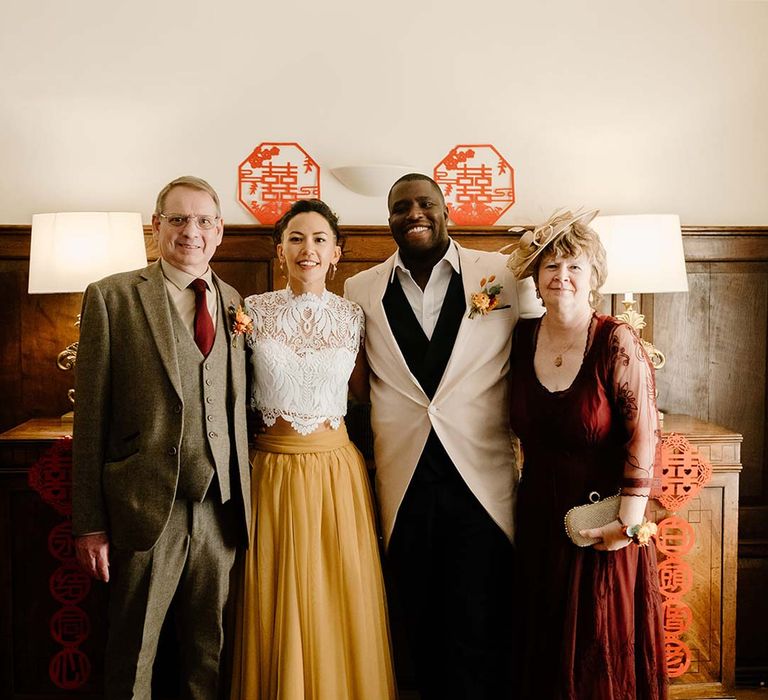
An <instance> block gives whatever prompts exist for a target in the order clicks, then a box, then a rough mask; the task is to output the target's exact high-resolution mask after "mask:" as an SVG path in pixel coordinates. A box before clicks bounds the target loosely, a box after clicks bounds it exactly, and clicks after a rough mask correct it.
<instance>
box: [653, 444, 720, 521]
mask: <svg viewBox="0 0 768 700" xmlns="http://www.w3.org/2000/svg"><path fill="white" fill-rule="evenodd" d="M711 478H712V465H711V464H710V463H709V462H708V461H707V460H706V459H704V458H703V457H702V456H701V455H700V454H699V452H698V450H696V448H694V447H693V445H691V443H690V442H688V440H686V439H685V438H684V437H683V436H682V435H678V434H676V433H672V434H671V435H669V436H667V437H666V438H664V440H663V441H662V443H661V495H660V496H659V502H660V503H661V504H662V505H663V506H664V507H665V508H666V509H667V510H669V511H672V512H674V511H676V510H678V509H679V508H680V506H682V505H683V504H684V503H687V502H688V501H690V500H691V499H692V498H693V497H694V496H695V495H696V494H697V493H698V492H699V491H700V490H701V487H702V486H704V484H706V483H707V482H708V481H709V480H710V479H711Z"/></svg>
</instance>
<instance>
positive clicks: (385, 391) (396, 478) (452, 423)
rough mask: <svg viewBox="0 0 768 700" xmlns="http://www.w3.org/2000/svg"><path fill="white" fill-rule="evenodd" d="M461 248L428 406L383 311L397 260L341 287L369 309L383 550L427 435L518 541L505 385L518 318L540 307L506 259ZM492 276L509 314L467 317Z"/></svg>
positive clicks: (515, 472)
mask: <svg viewBox="0 0 768 700" xmlns="http://www.w3.org/2000/svg"><path fill="white" fill-rule="evenodd" d="M457 247H458V251H459V262H460V266H461V276H462V284H463V287H464V295H465V299H466V305H467V309H466V311H465V313H464V318H463V320H462V322H461V325H460V326H459V331H458V334H457V336H456V343H455V345H454V348H453V352H452V354H451V358H450V360H449V361H448V365H447V367H446V369H445V373H444V374H443V377H442V380H441V381H440V384H439V386H438V388H437V391H436V392H435V395H434V398H433V399H432V401H430V400H429V399H428V398H427V395H426V394H425V393H424V391H423V390H422V388H421V387H420V386H419V383H418V382H417V380H416V378H415V377H414V376H413V375H412V374H411V372H410V370H409V369H408V366H407V364H406V362H405V359H404V358H403V354H402V353H401V351H400V348H399V346H398V344H397V341H396V340H395V338H394V336H393V335H392V331H391V329H390V327H389V322H388V321H387V316H386V313H385V311H384V307H383V305H382V298H383V296H384V293H385V291H386V289H387V285H388V284H389V282H390V279H391V277H392V270H393V266H394V260H395V256H394V255H393V256H392V257H390V258H389V259H387V260H385V261H384V262H383V263H381V264H379V265H377V266H376V267H373V268H371V269H369V270H365V271H363V272H360V273H358V274H357V275H355V276H354V277H351V278H350V279H349V280H347V282H346V284H345V288H344V293H345V296H346V297H347V298H349V299H351V300H352V301H355V302H357V303H358V304H360V306H361V307H362V309H363V311H364V312H365V319H366V324H365V327H366V331H365V347H366V353H367V356H368V363H369V365H370V368H371V404H372V409H371V422H372V426H373V434H374V457H375V460H376V493H377V497H378V499H379V506H380V511H381V521H382V532H383V534H384V540H385V542H386V543H387V544H389V538H390V536H391V535H392V529H393V527H394V524H395V518H396V516H397V511H398V508H399V507H400V503H401V502H402V500H403V496H404V495H405V491H406V489H407V488H408V484H409V483H410V480H411V477H412V476H413V473H414V470H415V469H416V464H417V462H418V461H419V457H420V456H421V453H422V450H423V449H424V445H425V443H426V441H427V437H428V436H429V432H430V429H431V428H434V429H435V433H436V434H437V436H438V438H439V439H440V442H441V443H442V444H443V447H444V448H445V450H446V452H447V453H448V455H449V457H450V458H451V460H452V461H453V463H454V465H455V466H456V468H457V469H458V471H459V473H460V474H461V476H462V477H463V478H464V480H465V481H466V483H467V485H468V486H469V488H470V489H471V491H472V493H474V494H475V496H476V497H477V499H478V500H479V501H480V503H481V504H482V505H483V506H484V507H485V509H486V510H487V511H488V513H489V514H490V516H491V517H492V518H493V519H494V520H495V521H496V523H498V525H499V526H500V527H501V529H502V530H503V531H504V532H505V533H506V535H507V536H508V537H509V538H510V540H511V539H512V538H513V534H514V533H513V515H514V513H513V510H514V494H515V489H516V485H517V478H518V470H517V465H516V464H515V457H514V453H513V439H514V436H513V434H512V432H511V430H510V427H509V418H508V412H509V401H508V390H509V389H508V384H507V374H508V370H509V353H510V346H511V338H512V329H513V328H514V325H515V322H516V321H517V319H518V317H519V316H520V315H521V314H522V315H524V316H539V315H541V313H542V311H543V309H542V307H541V305H540V304H539V303H538V301H537V300H536V298H535V296H534V290H533V284H532V282H531V280H525V281H524V282H522V283H517V282H516V281H515V279H514V277H513V276H512V273H511V272H510V271H509V270H508V269H507V267H506V262H507V257H506V256H504V255H501V254H499V253H487V252H483V251H477V250H469V249H466V248H462V247H461V246H458V245H457ZM491 275H496V280H495V282H498V283H500V284H503V285H504V286H503V289H502V291H501V294H500V304H499V305H500V306H502V305H509V308H506V309H497V310H494V311H491V312H490V313H489V314H488V315H486V316H481V315H476V316H475V317H474V318H472V319H470V318H469V317H468V314H469V309H470V296H471V294H472V293H473V292H478V291H480V289H481V286H480V281H481V279H482V278H483V277H485V278H488V277H490V276H491Z"/></svg>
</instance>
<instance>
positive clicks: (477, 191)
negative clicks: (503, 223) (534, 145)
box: [434, 144, 515, 226]
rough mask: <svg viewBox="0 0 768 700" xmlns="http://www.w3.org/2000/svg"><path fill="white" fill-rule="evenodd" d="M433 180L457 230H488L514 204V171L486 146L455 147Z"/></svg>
mask: <svg viewBox="0 0 768 700" xmlns="http://www.w3.org/2000/svg"><path fill="white" fill-rule="evenodd" d="M434 178H435V182H436V183H437V184H438V185H439V186H440V189H441V190H442V191H443V196H444V197H445V204H446V206H447V207H448V211H449V212H450V216H451V221H453V223H455V224H458V225H459V226H491V225H492V224H495V223H496V222H497V221H498V220H499V218H501V215H502V214H504V212H505V211H507V209H509V208H510V207H511V206H512V205H513V204H514V203H515V171H514V169H513V168H512V166H511V165H510V164H509V162H508V161H507V159H506V158H504V156H502V155H501V153H499V152H498V151H497V150H496V148H495V147H494V146H491V145H490V144H479V145H459V146H455V147H454V148H452V149H451V151H450V152H449V153H448V155H446V156H445V157H444V158H443V159H442V160H441V161H440V162H439V163H438V164H437V165H436V166H435V170H434Z"/></svg>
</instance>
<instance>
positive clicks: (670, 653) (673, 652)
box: [664, 637, 691, 678]
mask: <svg viewBox="0 0 768 700" xmlns="http://www.w3.org/2000/svg"><path fill="white" fill-rule="evenodd" d="M664 656H665V657H666V660H667V675H668V676H669V677H670V678H679V677H680V676H682V675H683V674H684V673H685V672H686V671H687V670H688V667H689V666H690V665H691V650H690V649H689V648H688V645H687V644H686V643H685V642H682V641H681V640H679V639H677V638H675V637H666V638H665V639H664Z"/></svg>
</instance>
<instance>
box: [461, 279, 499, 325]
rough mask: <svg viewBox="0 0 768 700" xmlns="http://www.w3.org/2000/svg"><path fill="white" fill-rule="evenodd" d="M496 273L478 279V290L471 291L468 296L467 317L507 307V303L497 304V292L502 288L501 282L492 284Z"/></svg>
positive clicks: (483, 314) (482, 314)
mask: <svg viewBox="0 0 768 700" xmlns="http://www.w3.org/2000/svg"><path fill="white" fill-rule="evenodd" d="M495 279H496V275H491V276H490V277H489V278H488V279H485V277H483V279H481V280H480V291H479V292H473V293H472V295H471V296H470V297H469V301H470V308H469V318H474V317H475V316H476V315H477V314H480V315H481V316H485V315H486V314H489V313H491V311H494V310H496V309H508V308H509V304H504V306H499V294H501V290H502V289H504V285H503V284H493V282H494V280H495Z"/></svg>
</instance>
